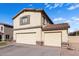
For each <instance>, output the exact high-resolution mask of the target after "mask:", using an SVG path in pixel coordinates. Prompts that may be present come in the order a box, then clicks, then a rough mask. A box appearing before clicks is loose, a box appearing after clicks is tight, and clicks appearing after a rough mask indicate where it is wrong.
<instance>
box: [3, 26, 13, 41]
mask: <svg viewBox="0 0 79 59" xmlns="http://www.w3.org/2000/svg"><path fill="white" fill-rule="evenodd" d="M4 32H5V34H4V35H10V40H12V39H13V28H10V27H6V26H5V27H4Z"/></svg>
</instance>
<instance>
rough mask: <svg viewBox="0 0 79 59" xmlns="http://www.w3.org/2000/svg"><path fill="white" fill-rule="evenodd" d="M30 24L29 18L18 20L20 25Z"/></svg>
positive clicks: (24, 17)
mask: <svg viewBox="0 0 79 59" xmlns="http://www.w3.org/2000/svg"><path fill="white" fill-rule="evenodd" d="M26 24H30V16H29V15H27V16H23V17H21V18H20V25H26Z"/></svg>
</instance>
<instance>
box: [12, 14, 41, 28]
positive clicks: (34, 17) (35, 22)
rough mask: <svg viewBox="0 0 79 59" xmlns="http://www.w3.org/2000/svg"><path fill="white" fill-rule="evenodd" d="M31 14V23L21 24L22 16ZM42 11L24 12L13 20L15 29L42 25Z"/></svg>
mask: <svg viewBox="0 0 79 59" xmlns="http://www.w3.org/2000/svg"><path fill="white" fill-rule="evenodd" d="M27 15H30V24H27V25H22V26H21V25H20V17H22V16H27ZM41 22H42V21H41V13H40V12H23V13H21V14H20V15H19V16H18V17H16V18H15V19H14V20H13V24H14V29H19V28H28V27H35V26H41Z"/></svg>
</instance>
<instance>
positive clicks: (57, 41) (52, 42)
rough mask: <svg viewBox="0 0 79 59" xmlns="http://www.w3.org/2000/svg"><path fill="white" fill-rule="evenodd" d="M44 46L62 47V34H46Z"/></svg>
mask: <svg viewBox="0 0 79 59" xmlns="http://www.w3.org/2000/svg"><path fill="white" fill-rule="evenodd" d="M44 44H45V45H47V46H61V33H45V40H44Z"/></svg>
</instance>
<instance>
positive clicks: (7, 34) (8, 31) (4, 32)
mask: <svg viewBox="0 0 79 59" xmlns="http://www.w3.org/2000/svg"><path fill="white" fill-rule="evenodd" d="M12 39H13V26H12V25H8V24H4V23H0V41H7V40H12Z"/></svg>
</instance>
